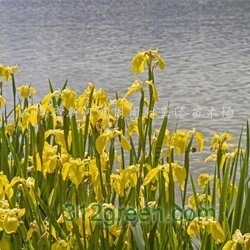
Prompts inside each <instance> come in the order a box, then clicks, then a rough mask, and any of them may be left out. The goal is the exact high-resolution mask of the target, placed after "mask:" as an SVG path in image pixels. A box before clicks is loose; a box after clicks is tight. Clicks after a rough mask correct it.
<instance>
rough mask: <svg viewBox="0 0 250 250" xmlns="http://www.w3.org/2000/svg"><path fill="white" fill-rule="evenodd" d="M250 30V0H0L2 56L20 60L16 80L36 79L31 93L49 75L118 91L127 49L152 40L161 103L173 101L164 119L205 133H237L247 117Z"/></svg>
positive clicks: (58, 82)
mask: <svg viewBox="0 0 250 250" xmlns="http://www.w3.org/2000/svg"><path fill="white" fill-rule="evenodd" d="M249 35H250V1H249V0H237V1H236V0H227V1H221V0H165V1H164V0H154V1H148V0H146V1H135V0H130V1H122V0H117V1H115V0H109V1H104V0H103V1H102V0H92V1H80V0H78V1H76V0H64V1H63V0H62V1H60V0H41V1H38V0H34V1H31V0H29V1H28V0H6V1H3V0H0V62H1V63H5V64H18V65H20V66H21V68H22V76H21V79H20V80H19V81H18V83H19V84H24V83H32V84H33V85H34V86H35V87H37V88H38V89H39V94H38V97H37V98H41V96H42V95H43V94H44V93H46V92H47V91H48V84H47V83H48V78H51V79H52V81H53V83H54V85H55V88H59V87H61V86H62V84H63V82H64V80H65V79H66V78H69V83H70V86H74V88H75V89H77V90H78V91H79V92H80V91H81V90H82V89H84V87H85V86H86V83H87V82H88V81H92V82H94V83H95V84H96V86H98V87H103V88H105V89H106V90H107V91H108V92H109V93H110V94H112V96H114V95H113V94H114V92H115V91H118V92H121V93H124V92H125V89H126V88H127V87H128V86H129V84H130V83H131V82H132V81H133V80H134V79H135V78H136V76H133V75H132V72H131V68H130V61H131V58H132V56H133V55H134V54H135V53H136V52H137V51H138V50H143V49H149V48H156V47H157V48H159V50H160V51H161V53H162V56H163V57H164V58H165V59H166V61H167V70H166V71H165V72H163V73H162V72H157V73H156V82H157V85H158V89H159V93H160V104H159V105H158V109H160V110H162V109H163V107H164V106H165V105H167V103H168V101H169V100H170V102H171V107H172V109H171V110H172V112H171V114H170V126H172V127H174V125H175V123H176V116H179V117H180V118H179V126H180V127H189V128H192V127H197V128H199V129H200V130H201V131H203V132H204V133H205V134H211V133H213V132H214V131H218V132H222V131H224V130H228V131H231V132H233V133H234V134H235V135H238V133H239V131H240V129H241V126H242V124H243V123H244V121H245V120H246V118H247V117H248V118H249V114H250V89H249V87H250V41H249V38H250V36H249ZM139 77H140V78H141V79H143V78H145V77H146V75H142V76H139ZM6 88H7V89H6V91H9V90H8V86H7V87H6ZM8 93H9V98H11V95H10V94H11V93H10V91H9V92H8Z"/></svg>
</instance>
